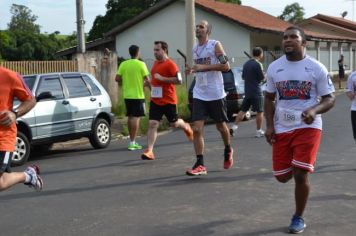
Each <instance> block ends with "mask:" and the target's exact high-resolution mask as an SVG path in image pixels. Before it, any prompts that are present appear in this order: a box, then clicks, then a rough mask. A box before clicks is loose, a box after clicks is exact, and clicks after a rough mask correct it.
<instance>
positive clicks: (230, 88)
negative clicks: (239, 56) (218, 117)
mask: <svg viewBox="0 0 356 236" xmlns="http://www.w3.org/2000/svg"><path fill="white" fill-rule="evenodd" d="M222 75H223V79H224V89H225V92H226V103H227V116H228V118H229V120H230V121H232V120H234V118H233V115H234V114H237V113H238V112H239V111H240V109H241V104H242V100H243V98H244V96H245V90H244V85H245V83H244V81H243V80H242V77H241V69H240V68H237V67H235V68H232V69H231V70H229V71H227V72H222ZM194 86H195V79H194V80H193V81H192V83H191V85H190V87H189V92H188V102H189V104H188V107H189V110H190V111H192V108H193V88H194Z"/></svg>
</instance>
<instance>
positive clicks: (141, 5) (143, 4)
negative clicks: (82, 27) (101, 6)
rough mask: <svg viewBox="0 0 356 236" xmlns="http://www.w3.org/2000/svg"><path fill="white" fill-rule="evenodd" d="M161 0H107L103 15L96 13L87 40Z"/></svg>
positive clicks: (96, 36)
mask: <svg viewBox="0 0 356 236" xmlns="http://www.w3.org/2000/svg"><path fill="white" fill-rule="evenodd" d="M160 1H161V0H108V3H107V4H106V9H107V11H106V14H105V16H102V15H98V16H97V17H96V18H95V20H94V23H93V26H92V28H91V30H90V31H89V36H88V40H94V39H97V38H101V37H103V33H106V32H108V31H110V30H111V29H113V28H115V27H116V26H118V25H120V24H122V23H124V22H125V21H127V20H129V19H132V18H133V17H135V16H137V15H138V14H140V13H141V12H143V11H144V10H147V9H148V8H150V7H152V6H154V5H155V4H157V3H158V2H160Z"/></svg>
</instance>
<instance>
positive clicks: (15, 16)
mask: <svg viewBox="0 0 356 236" xmlns="http://www.w3.org/2000/svg"><path fill="white" fill-rule="evenodd" d="M10 13H11V14H12V17H11V21H10V23H9V24H8V27H9V30H10V31H11V32H14V33H15V32H23V33H33V34H39V33H40V26H39V25H37V24H35V21H36V20H37V16H35V15H32V11H31V10H30V9H29V8H28V7H26V6H23V5H17V4H12V6H11V9H10Z"/></svg>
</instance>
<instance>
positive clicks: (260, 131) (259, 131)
mask: <svg viewBox="0 0 356 236" xmlns="http://www.w3.org/2000/svg"><path fill="white" fill-rule="evenodd" d="M264 136H265V131H263V130H262V129H260V130H256V135H255V137H256V138H262V137H264Z"/></svg>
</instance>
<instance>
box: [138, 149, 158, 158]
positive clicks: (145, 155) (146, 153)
mask: <svg viewBox="0 0 356 236" xmlns="http://www.w3.org/2000/svg"><path fill="white" fill-rule="evenodd" d="M141 158H142V160H150V161H151V160H154V159H155V155H154V154H153V152H152V151H150V150H148V149H146V150H145V151H144V152H143V153H142V155H141Z"/></svg>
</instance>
